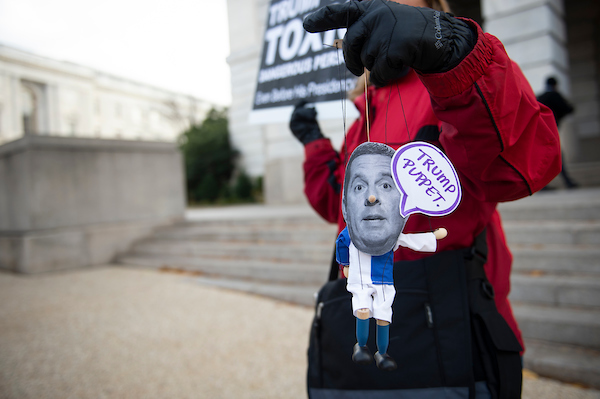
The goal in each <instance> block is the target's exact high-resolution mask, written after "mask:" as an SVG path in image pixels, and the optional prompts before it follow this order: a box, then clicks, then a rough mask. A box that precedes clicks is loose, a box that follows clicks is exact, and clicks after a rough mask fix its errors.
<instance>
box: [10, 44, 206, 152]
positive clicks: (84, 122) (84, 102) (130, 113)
mask: <svg viewBox="0 0 600 399" xmlns="http://www.w3.org/2000/svg"><path fill="white" fill-rule="evenodd" d="M210 106H211V104H209V103H208V102H206V101H202V100H200V99H197V98H194V97H192V96H188V95H184V94H181V93H175V92H171V91H167V90H163V89H159V88H156V87H152V86H150V85H146V84H142V83H138V82H134V81H131V80H127V79H123V78H119V77H117V76H112V75H109V74H106V73H103V72H100V71H96V70H94V69H91V68H87V67H84V66H80V65H76V64H72V63H69V62H64V61H57V60H53V59H49V58H46V57H41V56H38V55H35V54H30V53H27V52H24V51H21V50H18V49H15V48H12V47H8V46H3V45H0V144H2V143H5V142H8V141H11V140H15V139H17V138H19V137H22V136H23V135H30V134H35V135H44V136H62V137H88V138H101V139H125V140H149V141H167V142H174V141H175V140H176V138H177V136H178V135H179V134H180V133H181V132H182V131H183V130H185V128H187V127H188V126H189V124H190V123H191V122H201V121H202V120H203V119H204V117H205V115H206V113H207V111H208V110H209V109H210Z"/></svg>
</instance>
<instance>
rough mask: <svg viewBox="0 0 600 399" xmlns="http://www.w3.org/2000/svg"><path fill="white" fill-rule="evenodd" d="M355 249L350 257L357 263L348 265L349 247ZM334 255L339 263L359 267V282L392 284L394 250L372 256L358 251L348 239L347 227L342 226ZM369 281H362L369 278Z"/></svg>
mask: <svg viewBox="0 0 600 399" xmlns="http://www.w3.org/2000/svg"><path fill="white" fill-rule="evenodd" d="M351 248H352V249H353V250H354V251H356V254H354V256H353V257H352V258H353V260H354V259H356V260H357V263H358V264H356V265H355V264H354V263H353V264H352V265H350V259H351V255H350V249H351ZM335 257H336V260H337V262H338V263H339V264H340V265H344V266H350V267H351V268H354V267H357V268H360V276H361V278H362V280H361V282H362V283H364V284H394V251H389V252H387V253H385V254H383V255H378V256H373V255H369V254H366V253H364V252H361V251H359V250H358V249H357V248H356V247H355V246H354V245H352V240H350V234H349V233H348V228H347V227H346V228H344V230H342V232H341V233H340V235H339V236H338V238H337V240H336V242H335ZM369 277H370V281H364V279H365V278H366V279H369Z"/></svg>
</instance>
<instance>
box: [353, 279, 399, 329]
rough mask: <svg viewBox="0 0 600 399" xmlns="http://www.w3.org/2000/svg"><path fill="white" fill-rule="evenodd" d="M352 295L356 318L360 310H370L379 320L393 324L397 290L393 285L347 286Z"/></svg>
mask: <svg viewBox="0 0 600 399" xmlns="http://www.w3.org/2000/svg"><path fill="white" fill-rule="evenodd" d="M346 289H347V290H348V292H350V293H351V294H352V312H353V313H354V316H356V312H357V311H358V310H359V309H369V311H370V312H371V316H372V317H373V318H375V319H377V320H384V321H387V322H388V323H391V322H392V304H393V303H394V297H395V296H396V289H395V288H394V286H393V285H392V284H354V283H350V284H348V285H347V286H346Z"/></svg>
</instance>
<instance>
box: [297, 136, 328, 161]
mask: <svg viewBox="0 0 600 399" xmlns="http://www.w3.org/2000/svg"><path fill="white" fill-rule="evenodd" d="M331 150H333V147H332V146H331V141H330V140H329V139H328V138H322V139H318V140H315V141H311V142H310V143H308V144H307V145H305V146H304V156H305V157H306V158H307V159H308V158H309V157H311V156H312V155H314V154H317V153H319V152H323V151H331Z"/></svg>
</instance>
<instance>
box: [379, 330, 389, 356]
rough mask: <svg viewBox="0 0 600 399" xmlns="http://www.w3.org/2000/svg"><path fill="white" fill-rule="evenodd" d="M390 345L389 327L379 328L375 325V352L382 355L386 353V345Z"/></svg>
mask: <svg viewBox="0 0 600 399" xmlns="http://www.w3.org/2000/svg"><path fill="white" fill-rule="evenodd" d="M389 343H390V325H389V324H388V325H387V326H380V325H377V350H378V351H379V353H381V354H384V353H386V352H387V349H388V345H389Z"/></svg>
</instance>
